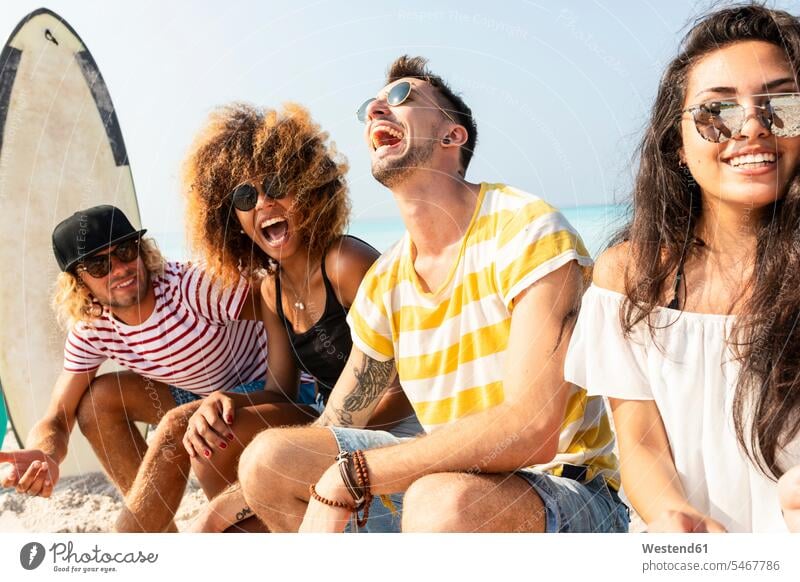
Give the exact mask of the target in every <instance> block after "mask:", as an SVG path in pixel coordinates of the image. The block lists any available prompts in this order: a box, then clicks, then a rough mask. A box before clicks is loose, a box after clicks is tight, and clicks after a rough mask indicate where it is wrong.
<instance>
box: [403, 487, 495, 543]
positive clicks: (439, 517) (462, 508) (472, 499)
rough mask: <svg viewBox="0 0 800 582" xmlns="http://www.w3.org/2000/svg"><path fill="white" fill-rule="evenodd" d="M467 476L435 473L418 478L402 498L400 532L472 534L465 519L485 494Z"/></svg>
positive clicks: (482, 489)
mask: <svg viewBox="0 0 800 582" xmlns="http://www.w3.org/2000/svg"><path fill="white" fill-rule="evenodd" d="M469 477H470V475H467V474H459V473H434V474H432V475H427V476H425V477H422V478H421V479H417V480H416V481H414V483H412V484H411V487H409V488H408V490H407V491H406V493H405V496H404V497H403V531H404V532H405V531H409V532H464V531H471V527H470V522H471V520H469V519H468V518H467V517H466V516H468V515H469V514H470V513H471V512H473V511H474V510H475V508H476V504H479V503H480V502H481V497H482V496H483V495H484V494H485V491H484V488H483V487H479V486H477V484H476V482H475V481H474V480H472V479H470V478H469Z"/></svg>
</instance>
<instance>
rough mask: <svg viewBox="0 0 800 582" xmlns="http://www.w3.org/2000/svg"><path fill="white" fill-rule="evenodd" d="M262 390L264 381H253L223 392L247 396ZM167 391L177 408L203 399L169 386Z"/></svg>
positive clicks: (192, 393) (197, 395)
mask: <svg viewBox="0 0 800 582" xmlns="http://www.w3.org/2000/svg"><path fill="white" fill-rule="evenodd" d="M263 389H264V380H253V381H252V382H248V383H247V384H240V385H238V386H236V387H235V388H231V389H230V390H226V391H225V392H235V393H236V394H249V393H250V392H258V391H259V390H263ZM169 391H170V393H171V394H172V397H173V398H174V399H175V404H177V405H178V406H180V405H182V404H188V403H189V402H194V401H195V400H200V399H201V398H203V397H202V396H200V395H199V394H195V393H194V392H189V391H188V390H184V389H182V388H178V387H177V386H172V385H170V386H169Z"/></svg>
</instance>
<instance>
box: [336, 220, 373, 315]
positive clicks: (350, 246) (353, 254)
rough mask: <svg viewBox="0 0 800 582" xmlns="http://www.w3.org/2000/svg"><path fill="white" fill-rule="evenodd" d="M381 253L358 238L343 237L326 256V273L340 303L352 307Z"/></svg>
mask: <svg viewBox="0 0 800 582" xmlns="http://www.w3.org/2000/svg"><path fill="white" fill-rule="evenodd" d="M379 256H380V253H379V252H378V251H376V250H375V249H374V248H372V247H371V246H370V245H368V244H367V243H365V242H363V241H361V240H358V239H357V238H353V237H349V236H343V237H341V238H340V239H339V240H337V241H336V242H335V243H333V245H331V248H330V250H329V251H328V254H327V255H326V256H325V271H326V272H327V274H328V279H329V280H330V282H331V284H332V285H333V288H334V290H335V291H336V295H337V297H338V299H339V301H340V302H341V303H342V304H343V305H346V306H349V305H352V303H353V300H354V299H355V295H356V291H357V290H358V286H359V285H360V284H361V280H362V279H363V278H364V275H366V273H367V271H369V268H370V267H371V266H372V264H373V263H374V262H375V261H376V260H377V258H378V257H379Z"/></svg>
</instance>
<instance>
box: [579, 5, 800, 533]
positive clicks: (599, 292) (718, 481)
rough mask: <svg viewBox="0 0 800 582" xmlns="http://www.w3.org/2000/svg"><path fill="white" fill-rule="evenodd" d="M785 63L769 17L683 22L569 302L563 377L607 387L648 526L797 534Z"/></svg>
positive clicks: (714, 16) (789, 95)
mask: <svg viewBox="0 0 800 582" xmlns="http://www.w3.org/2000/svg"><path fill="white" fill-rule="evenodd" d="M798 71H800V23H798V20H797V19H796V18H794V17H793V16H791V15H789V14H786V13H785V12H780V11H773V10H768V9H766V8H763V7H759V6H746V7H734V8H727V9H723V10H718V11H716V12H713V13H711V14H710V15H708V16H707V17H706V18H705V19H703V20H702V21H700V22H699V23H698V24H697V25H696V26H695V27H694V28H693V29H692V30H691V31H690V32H689V33H688V35H687V37H686V38H685V39H684V43H683V45H682V47H681V51H680V54H679V55H678V57H676V59H675V60H673V61H672V63H670V65H669V66H668V68H667V71H666V72H665V74H664V76H663V78H662V80H661V84H660V86H659V91H658V95H657V97H656V102H655V105H654V107H653V111H652V116H651V119H650V125H649V127H648V130H647V132H646V134H645V137H644V139H643V141H642V144H641V147H640V150H639V154H640V156H639V169H638V174H637V178H636V183H635V187H634V194H633V202H632V207H633V208H632V209H633V216H632V220H631V222H630V224H629V225H628V226H627V227H626V228H625V229H624V230H623V232H622V233H621V234H620V235H619V236H618V238H617V243H616V244H615V245H613V246H612V247H611V248H610V249H609V250H608V251H606V252H605V253H603V255H602V256H601V257H600V259H599V260H598V262H597V266H596V267H595V272H594V284H593V285H592V286H591V287H590V289H589V290H588V291H587V292H586V295H585V296H584V299H583V305H582V308H581V312H580V315H579V317H578V322H577V324H576V327H575V330H574V333H573V336H572V339H571V343H570V347H569V354H568V356H567V362H566V378H567V380H568V381H570V382H573V383H575V384H577V385H580V386H582V387H584V388H586V389H587V390H588V392H589V393H590V394H603V395H606V396H608V397H609V398H610V400H611V405H612V408H613V411H614V421H615V426H616V431H617V435H618V441H619V447H620V456H621V462H622V481H623V487H624V490H625V492H626V494H627V496H628V498H629V499H630V501H631V502H632V504H633V506H634V507H635V508H636V510H637V511H638V512H639V514H640V515H641V516H642V517H643V518H644V520H645V521H646V522H647V524H648V529H649V530H651V531H781V530H782V531H785V530H786V529H787V527H788V529H790V530H794V531H800V432H799V431H798V429H800V94H798V93H800V88H798V86H797V81H796V79H797V78H798ZM795 324H798V325H795Z"/></svg>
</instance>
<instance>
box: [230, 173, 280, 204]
mask: <svg viewBox="0 0 800 582" xmlns="http://www.w3.org/2000/svg"><path fill="white" fill-rule="evenodd" d="M261 188H262V189H263V191H264V196H266V197H267V198H268V199H269V200H280V199H281V198H285V197H286V191H285V190H283V189H281V188H278V185H277V179H276V177H275V175H274V174H268V175H266V176H264V181H263V182H261ZM231 198H232V200H233V206H234V208H236V210H241V211H242V212H249V211H251V210H252V209H253V208H255V207H256V204H257V203H258V189H257V188H256V187H255V186H253V185H252V184H239V185H238V186H236V188H234V189H233V192H231Z"/></svg>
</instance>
